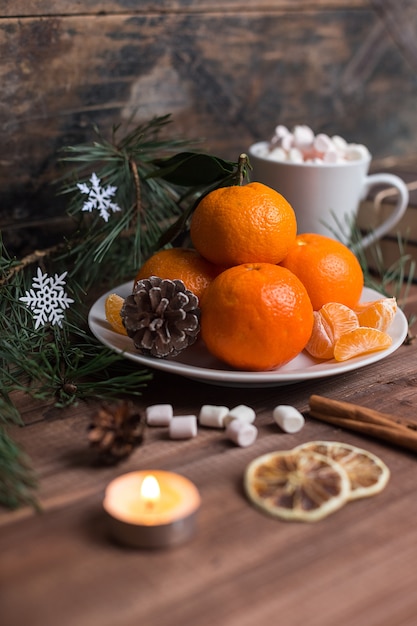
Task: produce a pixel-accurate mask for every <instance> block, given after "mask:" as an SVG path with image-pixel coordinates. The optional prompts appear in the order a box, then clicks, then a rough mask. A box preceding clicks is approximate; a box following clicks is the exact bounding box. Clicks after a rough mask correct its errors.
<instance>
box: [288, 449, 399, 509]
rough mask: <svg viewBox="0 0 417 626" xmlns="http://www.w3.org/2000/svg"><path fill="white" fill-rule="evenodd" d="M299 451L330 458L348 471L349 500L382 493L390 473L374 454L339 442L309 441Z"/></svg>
mask: <svg viewBox="0 0 417 626" xmlns="http://www.w3.org/2000/svg"><path fill="white" fill-rule="evenodd" d="M297 449H298V450H310V451H312V452H316V453H318V454H323V455H324V456H327V457H330V458H331V459H333V461H336V462H337V463H339V464H340V465H342V467H343V468H344V469H345V470H346V473H347V475H348V477H349V480H350V488H351V493H350V497H349V500H357V499H358V498H367V497H368V496H372V495H374V494H376V493H379V492H380V491H382V490H383V489H384V487H385V485H386V484H387V482H388V480H389V477H390V471H389V469H388V467H387V466H386V465H385V463H384V462H383V461H382V460H381V459H380V458H379V457H378V456H376V455H375V454H372V452H368V450H363V449H362V448H357V447H356V446H351V445H349V444H348V443H340V442H339V441H309V442H308V443H304V444H302V445H300V446H297Z"/></svg>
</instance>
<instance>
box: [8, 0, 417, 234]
mask: <svg viewBox="0 0 417 626" xmlns="http://www.w3.org/2000/svg"><path fill="white" fill-rule="evenodd" d="M416 33H417V11H416V5H415V0H349V1H348V0H327V1H325V0H310V1H308V0H305V1H303V0H274V1H273V2H271V1H269V2H267V1H266V0H259V2H257V3H254V2H253V1H251V0H222V1H221V2H220V1H217V0H103V1H101V2H99V1H98V0H83V1H79V0H2V2H1V3H0V77H1V92H0V128H1V154H0V228H2V229H3V232H4V233H6V235H7V236H8V237H9V239H10V241H11V243H12V244H13V243H16V241H21V240H22V238H23V239H24V238H25V237H28V236H29V235H28V233H29V232H30V229H28V225H29V224H31V223H32V225H33V223H34V222H36V221H37V220H44V219H48V220H49V223H50V224H51V223H52V218H53V217H56V216H57V215H58V216H59V215H60V214H61V212H62V210H63V207H62V204H61V203H62V199H57V198H56V189H55V188H54V187H53V186H52V185H51V184H50V182H51V181H52V180H54V179H56V177H57V159H58V156H59V150H60V148H61V147H62V146H65V145H69V144H74V143H78V142H81V141H85V140H87V139H89V138H91V136H92V131H91V127H92V124H93V123H96V124H98V125H99V127H100V128H101V129H102V131H103V133H104V134H109V133H110V130H111V127H112V125H113V124H114V123H118V122H123V121H126V120H128V119H129V118H130V117H131V116H132V114H134V115H135V116H136V119H137V120H139V119H148V118H150V117H152V116H154V115H155V114H165V113H171V114H172V116H173V125H172V128H171V130H172V131H173V132H174V134H179V135H184V136H186V137H189V138H192V139H196V138H204V144H203V146H204V148H205V149H206V150H208V151H212V152H214V153H216V154H218V155H219V156H223V157H227V158H236V157H237V155H238V154H239V153H240V152H241V151H242V150H244V149H246V148H247V147H248V145H249V144H250V143H252V142H253V141H255V140H260V139H266V138H268V137H269V136H270V134H271V132H272V131H273V128H274V127H275V125H276V124H277V123H284V124H287V125H289V126H292V125H294V124H297V123H307V124H310V125H311V126H312V127H313V128H314V129H315V130H317V131H318V130H321V131H324V132H330V133H333V132H337V133H339V134H342V135H344V136H345V137H346V138H348V139H350V140H353V141H361V142H364V143H366V144H367V145H368V146H369V148H370V149H371V151H372V152H373V153H374V155H375V156H376V157H384V156H388V155H399V156H401V155H409V154H410V153H417V118H416V115H415V102H416V97H417V44H416V41H417V37H416ZM16 224H17V225H19V226H20V227H21V226H22V225H25V229H23V230H22V228H19V229H16ZM25 233H26V234H25Z"/></svg>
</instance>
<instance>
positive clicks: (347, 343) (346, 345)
mask: <svg viewBox="0 0 417 626" xmlns="http://www.w3.org/2000/svg"><path fill="white" fill-rule="evenodd" d="M391 344H392V338H391V337H390V335H388V333H385V332H383V331H381V330H377V329H376V328H368V327H367V326H360V327H359V328H355V329H354V330H351V331H349V332H348V333H345V334H343V335H342V336H341V337H339V339H338V340H337V341H336V344H335V347H334V358H335V359H336V361H347V359H351V358H353V357H355V356H362V355H364V354H369V353H370V352H377V351H378V350H385V349H386V348H389V347H390V345H391Z"/></svg>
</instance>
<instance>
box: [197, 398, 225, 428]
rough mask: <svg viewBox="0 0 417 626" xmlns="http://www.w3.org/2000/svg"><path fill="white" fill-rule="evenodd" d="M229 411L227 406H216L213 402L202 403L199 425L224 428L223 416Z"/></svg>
mask: <svg viewBox="0 0 417 626" xmlns="http://www.w3.org/2000/svg"><path fill="white" fill-rule="evenodd" d="M228 413H229V409H228V407H227V406H216V405H214V404H203V406H202V407H201V409H200V413H199V416H198V421H199V423H200V425H201V426H209V427H210V428H224V418H225V417H226V415H227V414H228Z"/></svg>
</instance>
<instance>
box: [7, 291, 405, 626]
mask: <svg viewBox="0 0 417 626" xmlns="http://www.w3.org/2000/svg"><path fill="white" fill-rule="evenodd" d="M412 292H413V293H412V297H411V298H410V302H409V305H410V313H411V312H414V311H416V309H417V299H416V295H415V294H416V292H417V288H416V287H413V290H412ZM416 381H417V343H413V344H411V345H404V346H402V347H401V348H399V350H398V351H397V352H395V353H394V354H393V355H390V357H389V358H387V359H385V360H383V361H381V362H380V363H376V364H373V365H370V366H368V367H366V368H363V369H360V370H357V371H353V372H350V373H347V374H343V375H341V376H336V377H333V378H328V379H323V380H314V381H304V382H302V383H299V384H293V385H287V386H280V387H275V388H265V389H253V388H241V389H239V388H233V387H230V388H229V387H219V386H215V385H214V386H212V385H206V384H203V383H197V382H194V381H188V380H186V379H183V378H179V377H175V376H170V375H168V374H163V373H161V372H159V373H157V374H156V375H155V377H154V379H153V381H152V382H151V383H150V384H149V386H148V388H147V389H146V390H145V393H144V395H143V397H142V398H141V399H139V400H138V401H137V402H138V407H139V408H140V409H142V410H143V409H144V407H146V406H147V405H149V404H152V403H154V402H161V401H166V402H170V403H172V404H173V406H174V409H175V411H176V412H195V411H197V410H198V408H199V407H200V406H201V404H203V403H206V402H210V403H214V404H217V403H218V404H226V405H227V406H235V405H237V404H239V403H244V404H248V405H250V406H253V407H254V408H255V409H256V412H257V425H258V428H259V437H258V439H257V441H256V442H255V444H254V445H253V446H251V447H249V448H237V447H234V446H233V445H231V444H230V443H228V442H227V441H226V440H225V438H224V434H223V433H222V431H217V430H210V429H203V428H201V429H200V431H199V434H198V436H197V438H195V439H193V440H190V441H183V442H178V441H170V440H169V439H168V438H167V433H166V430H165V429H156V428H148V429H147V430H146V436H145V443H144V445H143V446H142V447H140V448H138V449H137V450H136V451H135V453H134V454H133V455H132V456H131V457H130V459H129V460H128V461H126V462H125V463H123V464H121V465H120V466H119V467H117V468H97V467H93V466H92V465H91V458H90V456H89V454H88V449H87V440H86V428H87V424H88V421H89V416H90V415H91V412H92V411H94V410H95V405H94V404H92V403H80V404H79V405H78V406H73V407H70V408H69V409H67V410H64V411H60V410H57V409H54V408H53V407H51V406H50V405H49V404H48V403H38V404H36V405H33V404H32V403H31V402H29V401H28V398H22V399H18V400H17V403H18V405H19V407H20V408H21V410H22V413H23V416H24V418H25V422H26V423H27V424H28V425H27V426H26V427H23V428H20V429H15V430H14V434H15V435H16V437H17V438H18V440H19V441H20V442H21V443H22V444H23V445H24V447H25V448H26V450H27V451H28V452H29V454H30V455H31V456H32V458H33V459H34V463H35V466H36V468H37V469H38V471H39V474H40V479H41V499H42V501H43V504H44V512H43V513H42V514H40V515H37V514H34V513H33V512H32V511H30V510H23V511H21V512H17V513H13V512H8V511H2V512H1V514H0V526H1V532H0V553H1V555H2V556H1V559H0V605H1V607H2V622H4V623H5V624H7V626H21V624H25V623H28V624H30V625H31V626H55V625H56V624H60V626H73V624H77V625H78V626H97V624H100V626H114V624H118V625H120V626H133V625H134V624H137V623H143V624H152V626H172V625H173V624H182V625H183V626H195V624H198V625H199V626H209V625H210V626H211V624H213V623H218V624H227V626H242V625H243V626H252V625H253V624H264V623H275V622H276V617H277V615H279V619H280V622H281V621H282V623H286V624H288V625H289V626H298V625H299V624H302V623H306V624H309V626H333V625H334V624H335V623H337V624H340V625H341V626H351V625H352V624H357V625H360V626H362V624H363V626H365V625H366V626H392V625H393V624H401V625H402V626H414V623H415V615H416V611H417V598H416V595H415V593H414V590H415V584H416V571H415V561H416V557H417V548H416V546H417V530H416V526H415V524H413V523H410V520H413V519H415V517H416V514H417V499H416V498H415V471H416V463H417V457H416V456H415V455H413V454H411V453H409V452H406V451H403V450H400V449H396V448H394V447H390V446H389V445H385V444H383V443H382V442H379V441H376V440H373V439H369V438H364V437H361V436H359V435H357V434H355V433H352V432H348V431H343V430H341V429H338V428H333V427H331V426H329V425H328V424H324V423H322V422H318V421H316V420H312V419H310V418H308V416H307V421H306V425H305V427H304V429H303V430H302V431H300V432H299V433H297V434H293V435H289V434H284V433H281V432H280V431H279V430H278V429H277V427H276V425H275V424H273V422H272V409H273V407H274V406H276V405H277V404H282V403H287V404H293V405H294V406H297V407H298V408H299V409H300V410H302V411H305V410H306V409H307V406H308V398H309V396H310V395H311V394H312V393H319V394H321V395H327V396H328V397H333V398H339V399H343V400H347V401H353V402H356V403H359V404H363V405H364V406H370V407H372V408H375V409H379V410H383V411H387V412H391V413H397V414H398V415H402V416H404V417H409V418H411V419H416V417H415V386H416ZM314 439H328V440H339V441H345V442H347V443H352V444H354V445H358V446H361V447H365V448H366V449H368V450H370V451H372V452H375V453H376V454H378V455H379V456H380V457H381V458H382V459H383V460H384V461H385V462H386V463H387V465H388V466H389V468H390V470H391V479H390V481H389V483H388V485H387V487H386V489H385V490H384V491H383V492H382V493H380V494H378V495H377V496H375V497H373V498H368V499H364V500H359V501H356V502H352V503H350V504H348V505H346V506H345V507H344V508H343V509H341V510H340V511H338V512H337V513H335V514H334V515H332V516H329V517H328V518H326V519H325V520H322V521H321V522H319V523H317V524H311V525H303V524H297V523H285V522H280V521H278V520H276V519H272V518H269V517H267V516H266V515H263V514H261V513H260V512H258V511H257V510H255V509H254V508H253V507H252V506H251V505H250V504H249V502H248V501H247V499H246V497H245V495H244V492H243V488H242V478H243V473H244V470H245V467H246V465H247V464H248V463H249V462H250V461H251V460H252V459H253V458H255V457H256V456H258V455H260V454H263V453H264V452H268V451H271V450H275V449H288V448H291V447H293V446H294V445H297V444H299V443H302V442H305V441H310V440H314ZM150 467H159V468H161V469H170V470H175V471H178V472H180V473H182V474H184V475H185V476H188V477H189V478H190V479H191V480H193V482H194V483H195V484H196V485H197V487H198V489H199V490H200V493H201V496H202V507H201V511H200V515H199V524H198V532H197V534H196V536H195V538H194V539H193V540H192V541H191V542H190V543H188V544H185V545H183V546H180V547H178V548H176V549H173V550H164V551H155V552H147V551H140V550H139V551H138V550H129V549H126V548H121V547H119V546H117V545H116V544H114V543H113V542H112V541H111V539H110V538H109V536H108V530H107V526H106V523H105V518H104V515H103V513H102V508H101V501H102V497H103V491H104V488H105V485H106V484H107V483H108V482H109V481H110V480H111V479H112V478H113V477H114V476H117V475H119V474H121V473H124V472H127V471H129V470H133V469H142V468H150Z"/></svg>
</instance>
